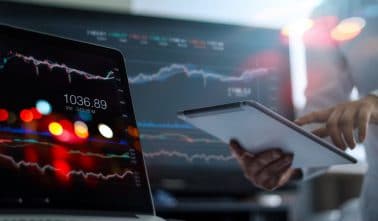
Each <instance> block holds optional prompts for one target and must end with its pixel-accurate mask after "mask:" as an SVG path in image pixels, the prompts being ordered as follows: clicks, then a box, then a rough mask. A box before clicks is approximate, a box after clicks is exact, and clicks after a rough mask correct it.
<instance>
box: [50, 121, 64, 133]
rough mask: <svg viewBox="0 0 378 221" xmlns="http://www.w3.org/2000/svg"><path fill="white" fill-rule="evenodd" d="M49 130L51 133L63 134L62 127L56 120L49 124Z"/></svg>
mask: <svg viewBox="0 0 378 221" xmlns="http://www.w3.org/2000/svg"><path fill="white" fill-rule="evenodd" d="M49 131H50V133H51V134H52V135H55V136H60V135H62V134H63V127H62V125H61V124H60V123H58V122H51V123H50V124H49Z"/></svg>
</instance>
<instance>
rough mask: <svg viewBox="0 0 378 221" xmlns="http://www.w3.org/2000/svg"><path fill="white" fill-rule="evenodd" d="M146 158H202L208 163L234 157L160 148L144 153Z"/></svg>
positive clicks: (190, 160)
mask: <svg viewBox="0 0 378 221" xmlns="http://www.w3.org/2000/svg"><path fill="white" fill-rule="evenodd" d="M143 155H144V157H145V158H148V159H154V158H160V157H178V158H182V159H184V160H186V161H187V162H190V163H193V162H194V161H195V160H202V161H205V162H207V163H209V162H210V161H226V162H227V161H231V160H233V159H234V157H233V156H232V155H221V154H220V155H211V154H205V153H197V154H193V155H190V154H187V153H182V152H179V151H168V150H160V151H157V152H144V153H143Z"/></svg>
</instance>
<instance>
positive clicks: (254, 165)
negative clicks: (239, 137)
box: [241, 149, 283, 180]
mask: <svg viewBox="0 0 378 221" xmlns="http://www.w3.org/2000/svg"><path fill="white" fill-rule="evenodd" d="M281 157H283V153H282V151H281V150H279V149H273V150H268V151H264V152H261V153H259V154H258V155H255V156H254V157H253V158H252V159H251V158H243V159H241V161H242V163H243V167H244V168H245V171H244V172H245V173H246V174H245V175H246V177H248V178H249V179H252V180H256V175H257V174H258V173H259V172H260V171H261V170H263V169H264V168H265V167H267V166H268V165H269V164H270V163H272V162H274V161H276V160H278V159H280V158H281Z"/></svg>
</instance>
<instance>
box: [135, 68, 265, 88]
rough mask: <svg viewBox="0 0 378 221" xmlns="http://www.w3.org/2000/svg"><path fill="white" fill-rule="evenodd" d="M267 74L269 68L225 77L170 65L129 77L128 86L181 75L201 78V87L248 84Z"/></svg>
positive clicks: (201, 70)
mask: <svg viewBox="0 0 378 221" xmlns="http://www.w3.org/2000/svg"><path fill="white" fill-rule="evenodd" d="M268 73H269V68H258V69H252V70H245V71H243V73H241V75H240V76H225V75H221V74H219V73H212V72H208V71H205V70H203V69H193V68H190V67H189V66H187V65H183V64H171V65H169V66H167V67H163V68H160V69H159V71H157V72H156V73H152V74H145V73H140V74H138V75H136V76H135V77H129V83H130V84H146V83H150V82H162V83H163V82H165V81H168V80H169V79H170V78H173V77H175V76H177V75H180V74H183V75H185V76H186V77H187V78H202V80H203V85H204V87H206V82H207V81H208V80H214V81H219V82H224V83H248V82H251V81H252V80H254V79H257V78H258V77H261V76H263V75H266V74H268Z"/></svg>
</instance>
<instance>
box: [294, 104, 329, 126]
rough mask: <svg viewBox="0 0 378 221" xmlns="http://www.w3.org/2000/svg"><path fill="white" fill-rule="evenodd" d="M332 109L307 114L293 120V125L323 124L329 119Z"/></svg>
mask: <svg viewBox="0 0 378 221" xmlns="http://www.w3.org/2000/svg"><path fill="white" fill-rule="evenodd" d="M333 110H334V108H329V109H326V110H323V111H317V112H312V113H309V114H307V115H305V116H302V117H300V118H298V119H297V120H295V123H296V124H298V125H299V126H302V125H305V124H310V123H323V122H326V121H327V120H328V118H329V115H330V114H331V113H332V112H333Z"/></svg>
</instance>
